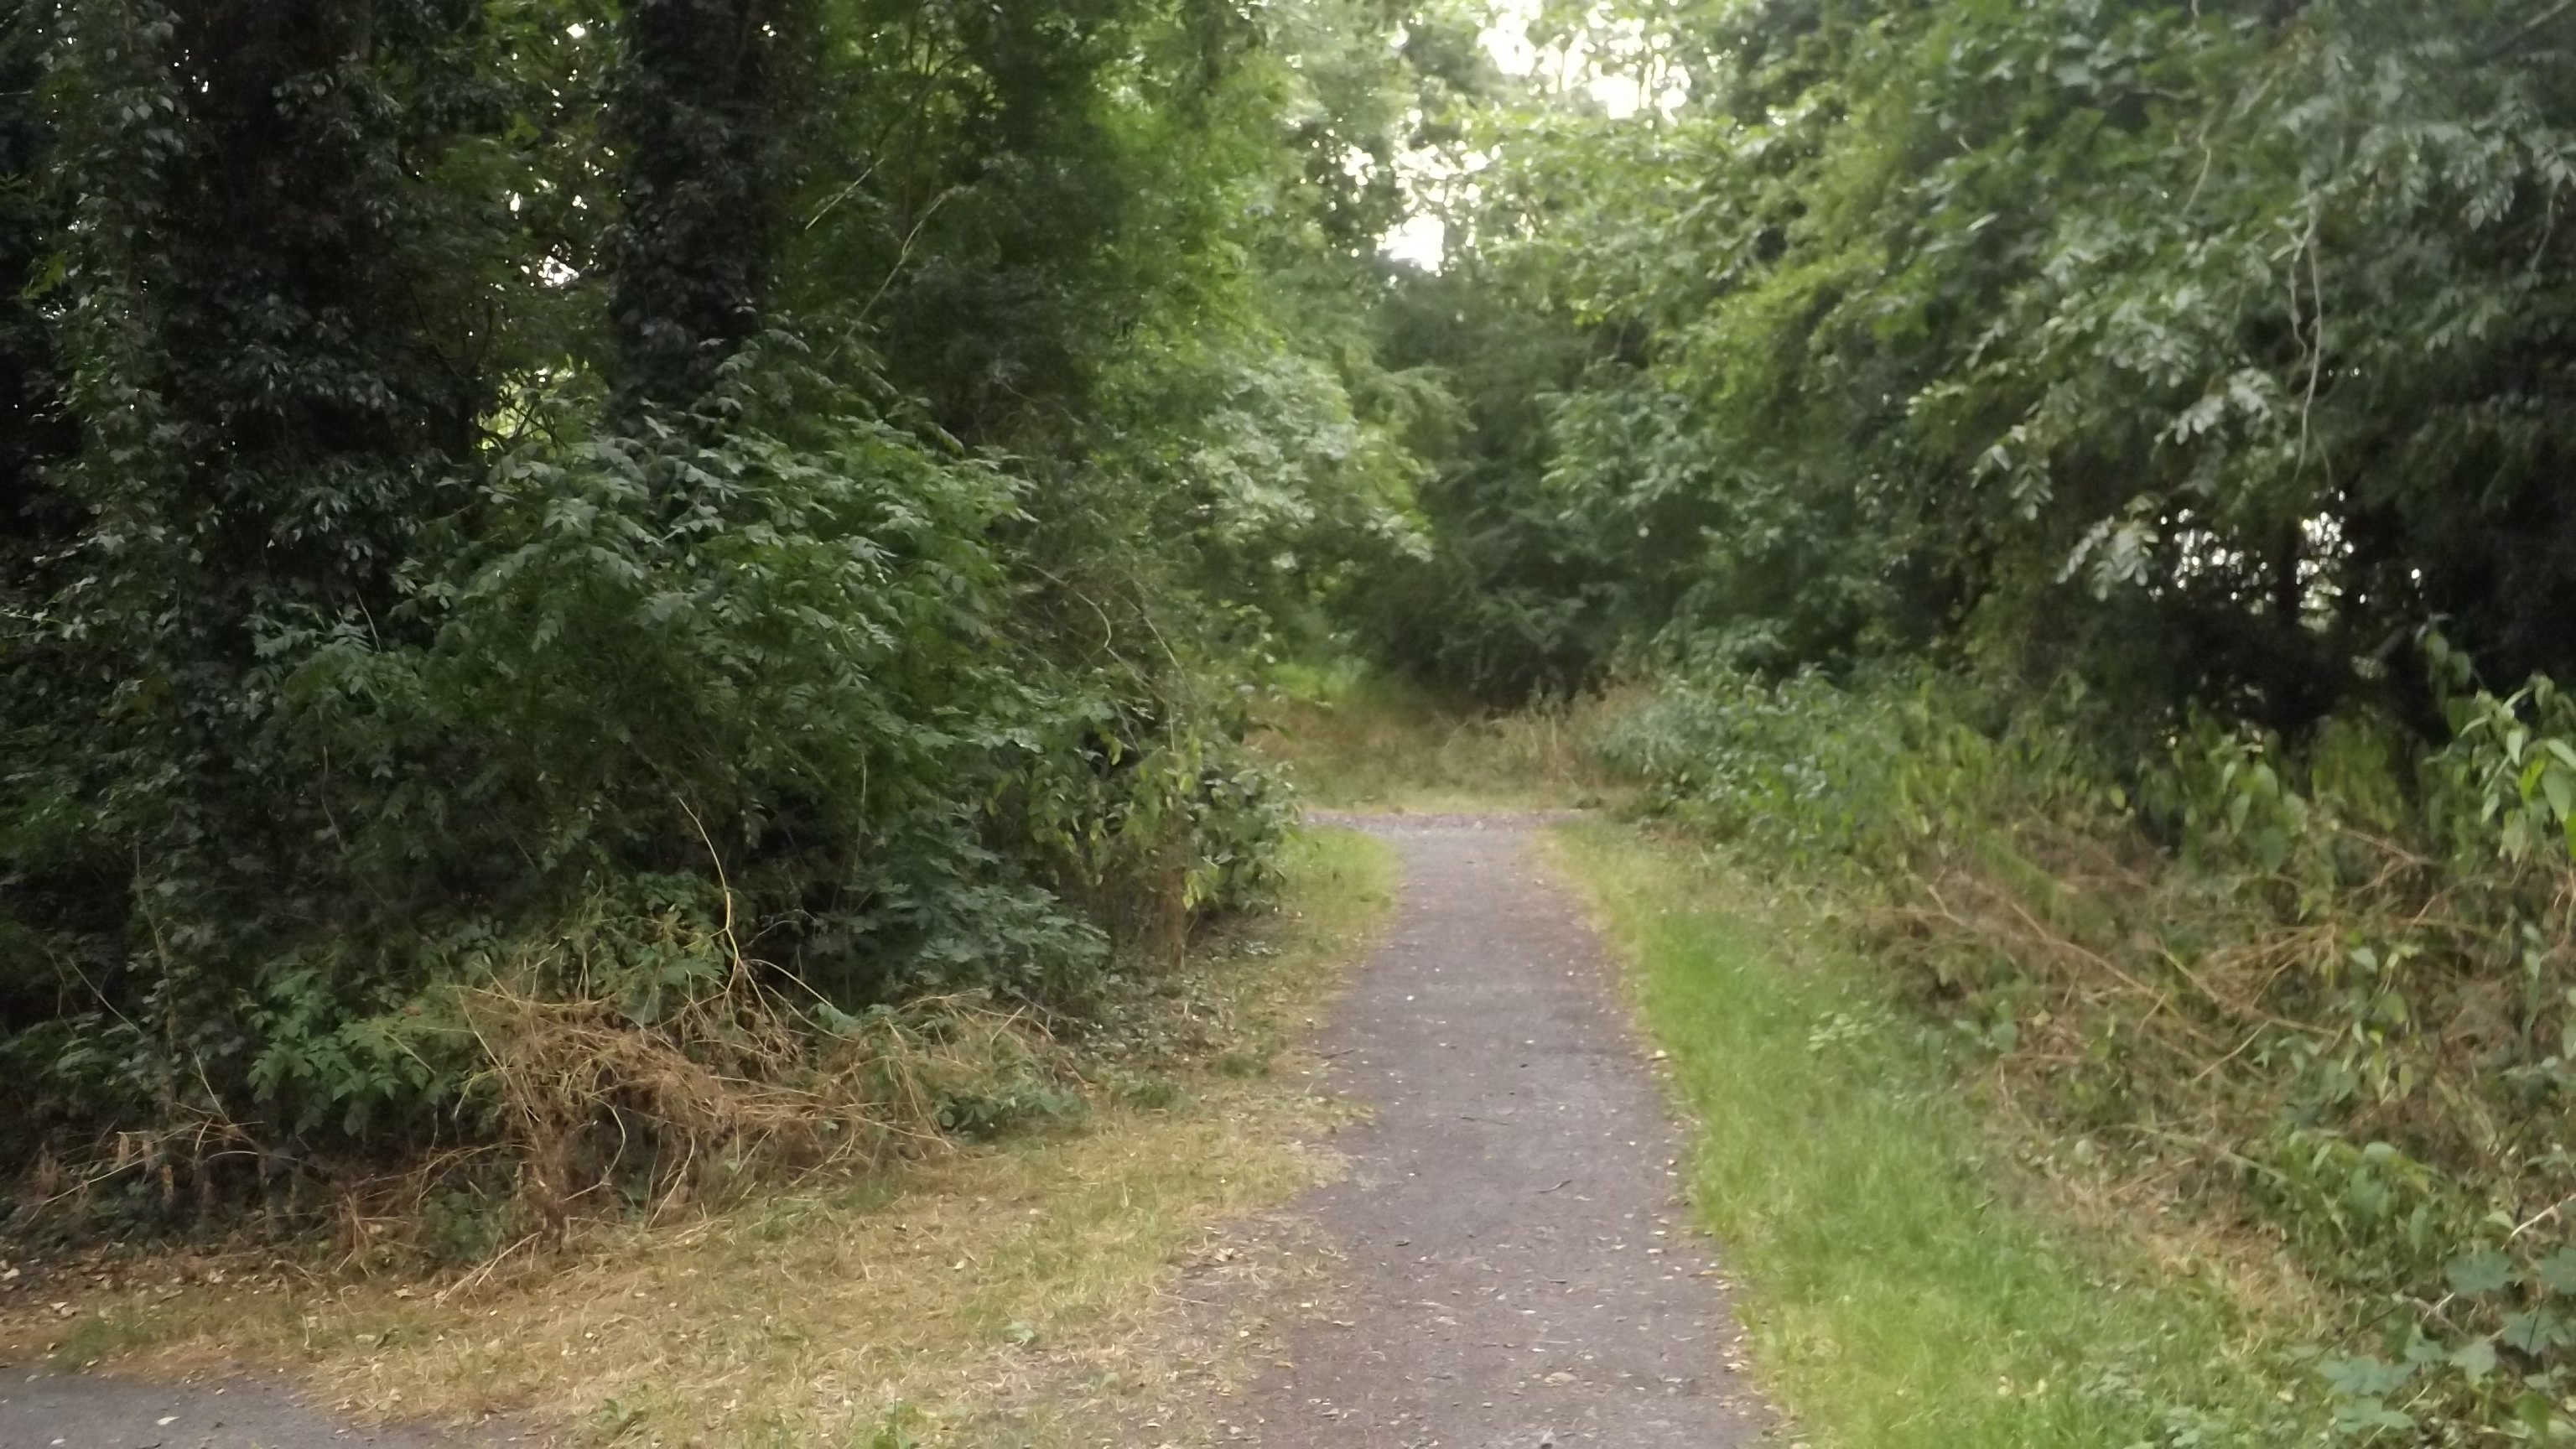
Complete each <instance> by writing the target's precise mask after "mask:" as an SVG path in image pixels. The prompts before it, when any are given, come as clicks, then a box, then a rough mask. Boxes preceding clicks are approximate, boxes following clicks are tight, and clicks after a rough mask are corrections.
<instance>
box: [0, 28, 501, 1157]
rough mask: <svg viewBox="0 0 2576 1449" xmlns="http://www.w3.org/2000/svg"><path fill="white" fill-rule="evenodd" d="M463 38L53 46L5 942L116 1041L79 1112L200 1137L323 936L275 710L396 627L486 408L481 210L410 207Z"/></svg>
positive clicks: (429, 198) (302, 755) (134, 36)
mask: <svg viewBox="0 0 2576 1449" xmlns="http://www.w3.org/2000/svg"><path fill="white" fill-rule="evenodd" d="M476 15H477V7H475V6H474V5H472V4H470V3H467V0H175V3H166V4H165V3H159V0H72V3H67V4H65V5H63V6H61V7H60V9H59V10H58V11H57V12H56V13H55V16H54V18H53V26H52V28H53V33H52V34H51V35H50V36H49V37H48V38H47V39H48V44H49V48H50V50H51V55H52V67H51V68H52V74H51V75H50V77H49V78H48V81H47V86H46V92H45V93H46V95H47V97H48V100H49V103H50V104H51V106H52V108H53V110H52V115H53V117H54V119H55V122H56V140H55V142H54V144H55V146H56V147H57V148H58V149H57V151H56V154H55V156H54V157H53V159H52V161H51V162H50V163H49V164H50V166H51V168H52V172H53V175H54V178H55V183H56V187H57V192H56V194H59V195H62V196H66V197H69V198H73V206H72V221H71V223H70V224H69V225H68V226H67V227H66V228H64V229H63V230H62V231H60V232H58V233H55V234H53V235H50V236H47V237H45V238H44V239H43V241H42V243H41V246H42V248H43V249H44V250H45V251H47V252H51V251H53V250H54V249H56V248H59V249H60V251H61V253H62V255H63V257H64V260H65V269H64V275H63V281H62V288H63V292H62V295H64V296H65V297H67V298H68V306H67V308H66V309H65V310H64V311H63V312H62V314H61V315H60V317H59V318H58V319H57V318H54V317H53V316H51V314H50V313H47V314H46V315H45V317H44V320H46V321H47V322H49V323H51V324H53V330H54V331H55V333H56V335H57V340H58V343H59V346H58V352H59V356H60V358H61V360H62V364H63V367H62V375H63V377H64V387H63V392H64V396H65V397H66V398H67V399H68V402H69V406H70V408H71V410H72V412H73V414H74V415H75V416H76V417H77V418H78V420H79V422H80V424H81V428H82V446H81V448H80V451H79V453H78V456H76V457H74V458H72V459H70V460H68V461H67V462H65V463H64V464H63V465H62V466H61V467H60V468H59V469H58V470H56V472H57V474H58V475H59V477H60V479H61V480H62V485H63V487H64V489H65V490H66V492H67V493H68V494H69V495H70V496H71V497H72V498H73V499H76V500H77V503H78V505H79V508H80V512H79V514H78V515H77V523H78V527H77V528H76V529H73V530H69V531H68V532H69V535H70V536H68V537H67V538H66V539H65V541H64V543H65V550H66V552H65V556H64V558H63V561H62V562H61V563H60V565H59V567H58V568H57V569H55V570H54V572H55V573H57V574H58V575H59V577H58V578H55V579H52V580H50V581H49V584H48V591H47V594H48V596H47V598H46V600H45V604H44V608H43V610H42V611H41V614H40V615H39V614H35V613H32V612H31V614H30V615H29V616H28V621H27V626H26V628H25V629H23V630H14V631H13V632H14V633H18V634H21V635H22V636H23V637H19V638H14V639H11V640H7V641H0V647H5V649H6V654H5V657H0V662H5V663H6V664H7V665H8V666H9V668H10V671H11V675H10V680H9V684H10V693H9V697H8V698H7V700H6V701H5V702H0V731H5V734H0V738H6V739H7V740H9V742H10V743H11V745H12V746H13V748H12V750H11V751H10V754H11V758H10V759H8V760H7V761H6V762H5V763H0V815H5V816H6V826H7V828H6V829H5V831H0V906H5V911H0V916H5V917H6V918H7V919H8V920H9V922H10V924H11V925H12V926H13V927H16V928H21V929H26V930H30V931H32V932H34V933H35V939H36V940H37V941H41V942H42V943H43V945H42V947H41V949H39V948H38V947H37V946H35V945H33V944H30V945H28V946H27V948H26V949H25V950H24V951H23V952H22V953H21V955H22V958H23V959H26V960H29V961H35V960H48V961H52V962H55V963H57V968H58V970H59V971H61V972H63V974H64V977H65V979H66V980H68V981H73V982H76V983H77V989H72V988H66V995H67V997H68V998H70V999H73V1000H75V1001H77V1002H78V1003H79V1004H80V1005H82V1006H83V1007H85V1008H100V1009H103V1010H104V1011H105V1012H107V1013H108V1014H109V1017H110V1018H111V1019H112V1020H116V1021H121V1022H123V1023H125V1028H126V1030H128V1031H130V1032H132V1033H133V1034H134V1036H135V1039H134V1040H133V1041H132V1042H130V1043H128V1044H127V1046H126V1047H125V1048H122V1049H121V1050H123V1051H124V1052H125V1053H126V1055H124V1056H123V1057H122V1059H121V1060H120V1061H119V1062H118V1063H117V1064H116V1066H115V1068H114V1069H113V1070H112V1071H103V1072H102V1073H101V1076H100V1080H99V1081H98V1082H97V1083H95V1084H94V1088H95V1090H96V1091H97V1092H98V1093H99V1094H101V1096H102V1097H104V1098H107V1099H108V1101H104V1102H94V1103H92V1104H91V1105H93V1106H102V1105H111V1104H113V1103H114V1101H115V1099H117V1098H119V1097H121V1098H122V1101H123V1109H125V1110H140V1111H146V1112H157V1113H158V1114H159V1115H160V1116H161V1117H162V1118H163V1119H164V1120H169V1119H170V1115H171V1113H173V1112H174V1111H180V1110H185V1111H188V1112H212V1113H216V1114H218V1115H222V1114H223V1113H225V1112H226V1111H227V1110H228V1104H227V1103H226V1102H225V1101H223V1100H220V1099H218V1100H207V1101H197V1100H194V1098H196V1097H197V1096H199V1095H201V1094H202V1095H209V1096H214V1097H217V1098H220V1097H221V1094H223V1093H225V1092H226V1091H228V1090H229V1089H230V1087H231V1086H232V1085H234V1084H238V1083H239V1082H240V1081H241V1080H242V1077H243V1074H244V1072H245V1071H246V1070H247V1060H246V1055H247V1053H248V1052H249V1051H250V1050H252V1043H253V1034H252V1033H250V1032H249V1031H247V1030H246V1029H245V1027H244V1025H243V1023H244V1020H245V1015H246V1014H247V1013H250V1012H253V1011H255V1010H257V1006H256V1004H255V1003H256V1000H257V987H256V982H255V980H254V979H253V978H254V977H255V975H256V969H255V967H254V965H253V963H255V962H257V961H258V960H259V953H258V945H259V943H261V942H263V941H265V940H269V939H272V938H273V937H274V936H275V935H276V934H277V933H278V932H280V931H282V930H289V929H296V928H300V927H306V926H309V925H310V924H311V923H313V922H315V921H317V920H327V919H330V918H331V917H332V915H333V914H334V913H335V911H336V910H337V909H338V908H337V907H335V906H334V905H333V904H332V900H333V890H334V881H335V880H336V878H337V874H338V872H339V871H340V870H341V869H342V867H341V865H340V864H339V856H340V854H341V853H342V851H343V850H344V848H345V847H344V846H343V845H341V844H340V843H339V840H338V837H337V834H336V826H335V823H334V822H333V821H332V820H331V819H330V818H329V811H328V810H327V809H325V808H323V807H320V806H319V805H317V804H316V803H315V801H316V799H317V797H318V793H319V790H320V784H321V782H320V781H319V780H318V779H317V769H318V768H327V759H324V760H320V761H317V758H316V750H317V747H316V746H314V744H313V741H312V739H311V738H310V737H309V735H308V734H307V733H306V732H304V731H302V730H301V729H300V727H299V726H297V725H296V724H295V723H293V722H292V721H291V720H290V719H289V718H288V715H287V709H286V700H287V695H288V693H289V692H290V690H291V683H292V680H293V677H294V675H295V672H296V669H297V668H298V666H299V664H300V663H301V662H302V661H303V660H304V659H305V658H307V657H309V656H310V654H311V653H312V651H313V650H314V649H316V648H318V647H322V646H323V645H324V644H325V643H326V642H327V641H329V640H331V639H333V638H336V637H347V636H352V635H355V636H360V637H370V638H379V639H380V638H384V637H387V636H389V635H392V634H394V633H396V632H397V631H399V630H400V629H402V628H403V627H404V626H403V624H402V611H401V609H400V608H399V605H400V604H401V603H402V602H403V599H404V597H405V589H404V585H403V581H402V577H401V576H402V572H403V570H404V567H405V565H406V563H407V562H408V559H409V557H410V552H411V550H412V548H413V544H414V540H415V538H416V535H417V532H418V530H419V529H420V528H421V527H422V526H423V525H424V524H425V523H426V522H428V521H429V520H430V519H431V518H432V517H433V516H434V515H435V513H436V511H437V510H436V508H435V507H434V501H435V499H436V497H437V492H438V488H439V485H440V480H441V479H442V478H443V477H444V476H446V475H448V474H449V473H450V472H451V471H452V470H453V469H454V468H455V467H456V466H457V465H459V464H461V463H462V462H463V461H465V459H466V457H467V455H468V454H469V453H470V452H471V450H472V449H473V447H474V444H475V440H476V437H477V435H478V429H479V422H478V420H479V418H480V416H481V415H482V414H483V412H484V411H485V410H486V409H487V408H488V407H489V405H490V402H491V399H492V397H493V396H494V391H495V389H494V385H493V383H492V381H491V379H490V378H489V377H487V376H484V375H483V374H482V372H481V371H480V369H479V368H478V366H477V364H476V363H475V361H474V358H475V356H476V352H475V340H476V337H477V335H478V334H479V333H480V332H482V331H485V330H488V327H489V322H488V313H478V312H476V311H475V310H474V309H473V308H472V307H470V306H460V305H459V303H460V300H462V299H471V296H472V292H473V288H474V287H475V286H476V285H477V279H478V278H479V277H480V276H481V275H482V273H481V272H480V271H479V270H478V268H477V267H476V266H475V265H473V263H474V262H475V260H476V258H477V257H478V256H479V255H480V253H479V252H478V250H477V248H476V247H475V246H473V245H469V244H468V238H469V234H470V231H471V228H472V226H473V225H474V224H475V222H474V208H473V206H472V204H471V198H461V197H459V196H457V195H455V194H453V193H452V192H449V191H443V190H442V189H441V188H440V187H438V186H436V185H434V184H433V183H432V182H431V181H430V180H429V179H428V178H429V177H430V175H431V174H432V173H433V172H434V171H435V170H436V168H437V166H438V164H439V162H440V160H441V158H442V157H443V156H444V154H445V153H446V150H447V148H448V147H449V146H450V145H451V143H452V142H453V140H454V139H455V138H456V136H457V135H458V134H459V129H460V127H461V125H462V124H463V121H464V119H465V118H466V117H468V116H469V115H470V114H471V113H472V104H471V102H472V98H473V96H474V94H475V89H474V82H473V81H472V80H471V78H470V75H468V74H467V73H465V72H463V71H461V70H459V69H457V68H455V67H454V66H453V64H452V62H453V61H454V59H455V58H456V55H457V51H458V48H459V45H460V43H461V42H462V41H463V40H464V39H465V38H467V37H468V36H469V34H470V27H471V26H472V25H473V24H474V23H475V17H476ZM460 294H464V296H463V298H462V299H461V297H460ZM51 295H52V294H47V300H46V302H45V303H44V304H43V305H44V306H45V307H47V308H50V306H51V301H50V298H51ZM21 939H22V940H23V939H24V938H21ZM84 956H85V957H87V958H88V964H87V965H86V966H85V967H83V968H82V969H81V970H79V971H77V972H72V971H70V970H69V969H68V968H63V967H61V966H60V964H59V963H61V962H63V961H65V960H66V959H70V960H78V959H80V958H81V957H84ZM174 1094H175V1095H176V1096H177V1097H186V1098H189V1099H191V1100H189V1101H187V1102H185V1103H181V1102H178V1101H176V1100H174ZM166 1181H167V1179H166V1178H165V1182H166Z"/></svg>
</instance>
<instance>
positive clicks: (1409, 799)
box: [1251, 683, 1628, 811]
mask: <svg viewBox="0 0 2576 1449" xmlns="http://www.w3.org/2000/svg"><path fill="white" fill-rule="evenodd" d="M1627 703H1628V701H1627V700H1626V699H1624V698H1622V697H1619V696H1586V697H1585V698H1583V699H1581V700H1578V701H1575V702H1574V703H1571V704H1555V705H1546V706H1541V707H1537V708H1532V709H1526V710H1518V711H1512V712H1509V713H1499V712H1492V711H1478V710H1472V709H1460V708H1452V707H1444V706H1442V705H1440V704H1438V703H1436V702H1434V701H1431V700H1428V699H1425V698H1421V697H1418V696H1416V695H1414V694H1412V693H1409V692H1407V691H1406V690H1404V689H1402V688H1400V687H1399V686H1395V685H1391V684H1383V683H1364V684H1360V685H1355V686H1352V687H1349V688H1347V689H1344V690H1342V691H1340V692H1339V693H1337V694H1335V695H1333V696H1332V697H1330V698H1323V699H1288V700H1279V701H1274V702H1273V703H1271V704H1269V705H1268V706H1267V707H1266V708H1265V709H1264V710H1263V712H1262V715H1261V726H1262V727H1261V728H1260V729H1259V730H1258V731H1257V732H1256V733H1255V734H1254V736H1253V737H1252V740H1251V743H1252V746H1253V748H1254V749H1255V750H1256V751H1257V752H1258V753H1260V754H1261V755H1262V756H1263V757H1264V758H1267V759H1270V760H1272V761H1274V762H1277V763H1279V764H1281V765H1283V766H1285V767H1286V769H1287V771H1288V773H1289V776H1290V778H1291V779H1292V780H1294V781H1295V782H1296V785H1297V789H1298V793H1299V794H1300V795H1302V796H1303V797H1304V798H1305V799H1306V800H1308V801H1309V802H1311V803H1314V804H1317V805H1323V806H1329V807H1334V808H1344V809H1350V808H1356V809H1384V810H1410V811H1443V810H1495V809H1556V808H1566V807H1580V806H1592V805H1599V804H1603V803H1605V802H1606V801H1608V800H1609V799H1610V798H1611V797H1613V796H1616V795H1620V794H1623V793H1624V792H1625V791H1626V789H1627V788H1628V787H1627V786H1626V785H1625V784H1623V783H1622V782H1620V781H1617V780H1614V779H1613V778H1612V777H1611V776H1609V775H1608V774H1607V773H1606V772H1605V771H1603V770H1602V769H1601V767H1600V766H1599V764H1598V763H1597V762H1596V760H1595V759H1594V757H1593V750H1592V740H1593V739H1594V737H1595V735H1596V734H1597V733H1598V731H1599V730H1600V728H1601V727H1602V725H1603V724H1604V723H1605V722H1606V721H1607V720H1608V719H1610V718H1611V717H1613V716H1615V715H1616V714H1617V713H1618V712H1619V711H1620V710H1621V709H1623V708H1625V707H1626V705H1627Z"/></svg>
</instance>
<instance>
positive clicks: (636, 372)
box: [607, 0, 813, 408]
mask: <svg viewBox="0 0 2576 1449" xmlns="http://www.w3.org/2000/svg"><path fill="white" fill-rule="evenodd" d="M623 36H624V46H623V54H622V55H621V57H620V62H619V64H620V72H619V77H618V83H617V86H616V88H615V90H614V92H613V93H612V95H611V97H610V100H609V112H608V117H607V124H608V131H609V136H610V144H611V146H612V148H613V149H614V150H615V152H616V153H617V155H618V157H619V159H620V161H621V162H622V163H623V169H622V181H623V197H622V203H621V204H622V207H623V211H624V217H623V222H622V224H621V227H620V229H619V232H618V236H617V241H616V245H615V247H614V249H613V250H614V257H615V262H614V265H615V267H616V288H615V292H616V295H615V297H614V299H613V300H612V301H611V303H610V318H611V322H612V325H613V328H614V335H615V341H616V362H617V385H618V390H619V392H620V394H621V395H622V396H623V397H625V398H626V399H628V400H629V401H630V402H635V403H643V404H650V405H655V406H661V407H673V408H685V407H688V406H690V405H691V404H693V403H695V402H697V401H698V400H699V399H700V398H702V397H704V396H705V395H706V393H707V390H708V389H709V388H710V387H712V386H713V385H714V383H715V380H716V377H717V374H718V372H719V371H720V370H721V369H722V367H723V366H724V362H725V359H727V358H728V357H731V356H732V355H733V354H734V352H735V350H736V349H738V348H740V347H741V346H742V344H743V343H744V342H745V341H747V340H749V338H750V337H751V335H752V334H753V332H755V331H756V330H757V329H758V328H759V326H760V317H761V308H762V305H763V303H764V302H765V301H766V300H767V296H768V292H769V287H770V282H771V280H772V274H773V272H774V269H775V268H774V263H775V255H776V250H777V243H778V228H779V214H780V207H781V204H782V201H783V199H784V197H783V193H784V192H785V190H786V189H787V188H786V186H785V182H786V179H787V178H786V176H785V175H784V172H785V171H786V170H787V167H786V165H785V163H784V147H783V146H782V144H781V141H780V130H781V127H780V124H779V122H780V118H781V113H782V111H783V110H784V109H785V103H786V100H787V97H788V95H789V93H790V91H791V90H792V87H791V86H790V85H789V84H788V80H789V77H790V75H791V73H792V71H793V70H794V68H795V64H796V60H797V57H798V56H799V54H800V53H801V49H802V48H804V47H807V46H810V45H811V44H812V40H813V26H812V24H811V19H810V16H809V14H808V11H807V8H806V6H805V5H804V4H803V3H801V0H633V3H631V4H630V5H629V6H628V7H627V11H626V15H625V17H624V22H623Z"/></svg>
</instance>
